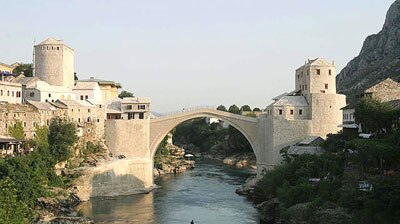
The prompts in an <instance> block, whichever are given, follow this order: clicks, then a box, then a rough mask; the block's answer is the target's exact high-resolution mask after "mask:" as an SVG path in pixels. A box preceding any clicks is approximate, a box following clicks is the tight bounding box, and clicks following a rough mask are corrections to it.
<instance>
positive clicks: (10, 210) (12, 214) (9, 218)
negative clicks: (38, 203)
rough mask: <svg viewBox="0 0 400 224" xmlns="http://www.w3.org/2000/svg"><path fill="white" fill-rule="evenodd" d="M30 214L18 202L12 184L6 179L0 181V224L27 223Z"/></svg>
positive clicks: (30, 216)
mask: <svg viewBox="0 0 400 224" xmlns="http://www.w3.org/2000/svg"><path fill="white" fill-rule="evenodd" d="M31 219H32V213H31V211H30V210H29V208H28V206H27V205H26V204H25V203H24V202H22V201H20V200H18V198H17V190H16V189H15V186H14V182H13V181H12V180H11V179H10V178H9V177H6V178H4V179H1V180H0V223H29V222H30V221H32V220H31Z"/></svg>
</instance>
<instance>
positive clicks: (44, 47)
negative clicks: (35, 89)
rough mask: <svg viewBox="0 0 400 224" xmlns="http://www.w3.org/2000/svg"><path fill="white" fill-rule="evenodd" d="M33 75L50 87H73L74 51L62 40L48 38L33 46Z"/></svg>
mask: <svg viewBox="0 0 400 224" xmlns="http://www.w3.org/2000/svg"><path fill="white" fill-rule="evenodd" d="M34 52H35V55H34V64H35V69H34V75H35V76H37V77H38V78H39V79H40V80H41V81H44V82H47V83H48V84H49V85H50V86H61V87H65V88H67V89H69V90H72V88H73V87H74V50H73V49H72V48H70V47H68V46H67V45H65V44H64V42H63V41H62V40H59V39H55V38H48V39H46V40H44V41H43V42H41V43H39V44H37V45H35V50H34Z"/></svg>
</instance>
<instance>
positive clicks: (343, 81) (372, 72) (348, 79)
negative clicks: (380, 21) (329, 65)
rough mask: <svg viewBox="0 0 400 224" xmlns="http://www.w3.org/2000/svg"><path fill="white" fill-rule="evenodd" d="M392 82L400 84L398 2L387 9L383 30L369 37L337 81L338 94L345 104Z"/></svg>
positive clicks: (399, 12)
mask: <svg viewBox="0 0 400 224" xmlns="http://www.w3.org/2000/svg"><path fill="white" fill-rule="evenodd" d="M388 77H390V78H392V79H394V80H396V81H399V80H400V0H396V1H395V2H394V3H393V4H392V5H391V6H390V8H389V10H388V12H387V15H386V20H385V24H384V25H383V28H382V30H381V31H380V32H379V33H377V34H373V35H370V36H368V37H367V38H366V39H365V41H364V44H363V47H362V49H361V52H360V54H359V55H358V56H357V57H355V58H354V59H353V60H351V61H350V62H349V63H348V64H347V65H346V67H344V68H343V69H342V71H341V72H340V73H339V74H338V76H337V77H336V82H337V86H338V91H339V92H340V93H343V94H346V95H347V96H348V100H350V101H353V100H354V96H355V95H357V94H358V93H360V92H362V91H364V90H365V89H367V88H369V87H371V86H373V85H375V84H376V83H378V82H380V81H382V80H384V79H386V78H388Z"/></svg>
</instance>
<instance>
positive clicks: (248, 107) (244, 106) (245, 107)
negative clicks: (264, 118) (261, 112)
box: [240, 105, 251, 111]
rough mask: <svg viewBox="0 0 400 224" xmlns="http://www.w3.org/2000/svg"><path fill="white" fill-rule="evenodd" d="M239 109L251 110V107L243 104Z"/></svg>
mask: <svg viewBox="0 0 400 224" xmlns="http://www.w3.org/2000/svg"><path fill="white" fill-rule="evenodd" d="M240 110H241V111H251V108H250V106H249V105H243V106H242V107H241V108H240Z"/></svg>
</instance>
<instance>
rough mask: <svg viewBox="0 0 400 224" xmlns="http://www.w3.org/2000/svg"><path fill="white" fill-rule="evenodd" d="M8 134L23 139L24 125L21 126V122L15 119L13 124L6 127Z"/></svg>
mask: <svg viewBox="0 0 400 224" xmlns="http://www.w3.org/2000/svg"><path fill="white" fill-rule="evenodd" d="M8 134H9V135H10V136H12V137H14V138H16V139H24V138H25V136H24V127H22V122H21V121H18V120H16V121H15V124H14V125H11V126H10V127H8Z"/></svg>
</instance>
